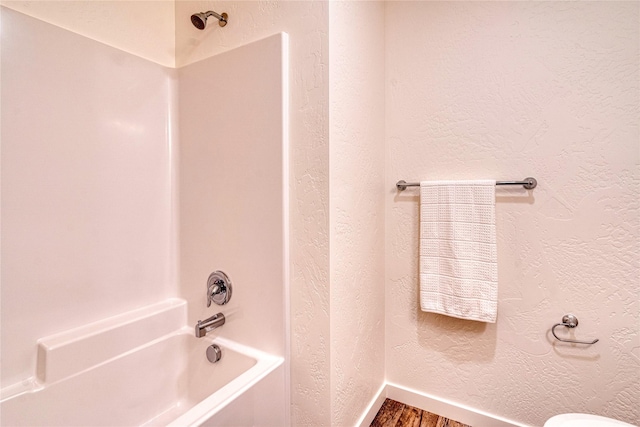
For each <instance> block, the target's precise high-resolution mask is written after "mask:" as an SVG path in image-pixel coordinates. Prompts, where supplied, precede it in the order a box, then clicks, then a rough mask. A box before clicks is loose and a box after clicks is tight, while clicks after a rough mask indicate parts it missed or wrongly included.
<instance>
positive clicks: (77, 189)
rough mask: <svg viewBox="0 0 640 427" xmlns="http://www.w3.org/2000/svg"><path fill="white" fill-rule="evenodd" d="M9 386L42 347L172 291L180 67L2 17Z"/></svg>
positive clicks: (13, 15) (23, 375)
mask: <svg viewBox="0 0 640 427" xmlns="http://www.w3.org/2000/svg"><path fill="white" fill-rule="evenodd" d="M2 59H3V60H2V379H1V381H2V384H3V386H6V385H9V384H12V383H15V382H18V381H22V380H25V379H27V378H29V377H31V376H33V375H34V373H35V358H36V340H37V339H38V338H40V337H43V336H46V335H50V334H53V333H56V332H59V331H63V330H66V329H70V328H73V327H77V326H81V325H83V324H86V323H88V322H91V321H95V320H98V319H101V318H105V317H108V316H110V315H113V314H117V313H120V312H122V311H126V310H129V309H133V308H136V307H138V306H140V305H144V304H148V303H151V302H155V301H158V300H161V299H163V298H166V297H167V296H169V295H172V294H173V290H172V286H171V275H172V259H171V252H170V245H171V236H172V234H171V223H170V221H171V217H170V215H171V175H170V166H171V165H170V149H171V142H170V138H169V137H170V128H169V123H170V120H171V118H170V114H169V108H168V105H169V102H170V93H171V78H172V72H171V71H170V70H168V69H166V68H164V67H161V66H159V65H156V64H153V63H150V62H148V61H146V60H142V59H140V58H137V57H134V56H132V55H130V54H127V53H123V52H121V51H119V50H116V49H113V48H111V47H108V46H105V45H102V44H100V43H97V42H95V41H92V40H89V39H87V38H85V37H82V36H79V35H76V34H74V33H71V32H69V31H66V30H62V29H59V28H57V27H54V26H52V25H49V24H46V23H44V22H42V21H38V20H36V19H33V18H29V17H26V16H24V15H21V14H20V13H17V12H14V11H11V10H8V9H5V8H3V9H2Z"/></svg>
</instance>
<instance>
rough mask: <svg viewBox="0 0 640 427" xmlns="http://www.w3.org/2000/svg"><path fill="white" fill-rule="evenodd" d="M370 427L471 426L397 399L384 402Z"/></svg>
mask: <svg viewBox="0 0 640 427" xmlns="http://www.w3.org/2000/svg"><path fill="white" fill-rule="evenodd" d="M370 427H471V426H468V425H466V424H462V423H459V422H457V421H453V420H450V419H448V418H444V417H441V416H439V415H436V414H432V413H431V412H427V411H423V410H422V409H418V408H415V407H413V406H409V405H405V404H404V403H400V402H396V401H395V400H391V399H387V400H385V401H384V403H383V404H382V407H381V408H380V410H379V411H378V414H377V415H376V417H375V419H374V420H373V422H372V423H371V426H370Z"/></svg>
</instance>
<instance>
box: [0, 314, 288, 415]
mask: <svg viewBox="0 0 640 427" xmlns="http://www.w3.org/2000/svg"><path fill="white" fill-rule="evenodd" d="M176 308H177V309H178V310H182V309H183V307H181V306H175V305H174V306H173V307H172V309H171V310H168V311H167V310H165V312H164V313H161V314H164V316H165V317H167V313H170V314H171V313H173V315H174V316H173V317H175V312H176ZM152 311H153V310H152ZM161 311H162V310H161ZM157 314H158V313H157V312H154V315H152V316H144V318H142V319H140V318H138V319H137V320H134V321H130V320H131V319H128V320H127V321H125V322H116V323H115V325H116V327H113V326H114V325H110V326H109V327H108V328H107V329H104V328H102V329H101V328H97V329H101V330H99V331H98V332H96V328H95V327H93V329H92V333H88V334H84V335H79V336H80V337H81V338H78V335H77V336H76V337H75V338H73V339H69V337H70V336H73V334H74V333H75V334H77V331H70V332H66V333H65V334H64V336H63V337H61V336H56V337H52V338H49V339H48V341H47V342H46V345H45V344H43V343H40V347H41V351H40V353H41V354H40V355H39V360H38V365H39V367H38V372H39V374H38V378H39V380H38V381H33V382H32V384H33V386H32V387H31V389H27V390H22V391H20V392H18V393H14V394H13V395H12V396H4V397H3V399H2V401H1V403H0V413H1V419H0V423H1V424H2V425H3V426H155V425H158V426H166V425H169V426H199V425H210V426H215V425H220V426H229V425H238V426H242V425H278V423H280V422H281V420H282V419H283V418H280V417H281V416H280V414H275V415H274V413H273V412H274V411H273V409H274V408H273V406H272V405H273V404H274V402H273V401H269V399H270V397H273V392H270V391H269V390H272V391H273V390H278V389H279V385H280V384H282V380H283V378H284V377H283V375H284V372H283V366H282V365H283V359H282V358H281V357H276V356H272V355H269V354H266V353H264V352H260V351H257V350H255V349H252V348H250V347H246V346H243V345H240V344H238V343H235V342H233V341H230V340H226V339H222V338H211V337H209V336H208V337H204V338H195V336H194V333H193V329H192V328H190V327H182V328H179V329H177V330H174V331H173V332H170V333H168V334H164V335H162V336H159V337H157V338H155V339H153V340H151V341H147V342H145V343H143V344H142V345H138V346H135V347H133V348H130V349H127V350H126V351H123V352H119V351H120V349H119V348H118V347H119V341H118V340H112V341H111V343H109V342H102V341H100V338H105V337H108V336H109V335H111V336H110V338H111V339H113V338H117V336H118V334H122V333H123V332H126V333H127V335H126V336H127V337H129V340H132V339H133V340H134V341H135V339H134V338H132V336H134V335H135V333H134V334H132V328H133V329H137V330H139V331H143V333H142V334H139V336H138V337H137V339H139V340H144V338H142V336H144V335H145V333H144V330H145V328H147V327H148V325H149V324H150V323H153V324H158V323H162V322H161V321H160V322H158V319H157ZM134 317H135V316H134ZM169 323H170V322H168V323H167V325H166V327H170V325H169ZM155 332H156V333H162V332H163V328H162V327H160V328H159V329H158V330H157V331H155ZM211 335H215V334H211ZM125 341H126V340H125ZM214 342H215V343H216V344H218V345H219V346H220V347H221V349H222V358H221V360H220V361H218V362H217V363H210V362H209V361H208V360H207V358H206V348H207V347H208V346H209V345H211V344H212V343H214ZM43 347H44V350H43V349H42V348H43ZM96 347H97V348H96ZM114 348H115V350H113V349H114ZM114 352H115V353H117V354H115V355H112V354H110V353H114ZM100 353H103V354H104V353H106V354H107V358H106V359H104V360H101V359H100ZM47 356H48V357H47ZM96 361H98V363H97V364H95V362H96ZM87 365H89V366H87ZM74 366H75V368H76V369H75V372H74ZM265 390H266V392H265ZM4 394H7V393H6V392H5V393H4ZM261 398H262V399H263V400H265V402H263V403H262V404H261V403H260V399H261ZM256 401H258V402H257V404H256ZM234 402H235V403H234ZM275 403H276V405H275V408H277V407H279V406H280V402H278V401H277V400H276V402H275ZM261 406H263V407H264V409H266V410H267V411H268V412H265V411H262V410H261V409H260V407H261ZM269 407H271V409H270V411H269ZM283 409H284V408H283ZM275 412H281V411H277V410H276V411H275Z"/></svg>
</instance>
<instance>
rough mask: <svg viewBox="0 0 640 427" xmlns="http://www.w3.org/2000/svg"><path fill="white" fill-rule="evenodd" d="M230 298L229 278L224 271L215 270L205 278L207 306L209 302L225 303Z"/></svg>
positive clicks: (209, 304)
mask: <svg viewBox="0 0 640 427" xmlns="http://www.w3.org/2000/svg"><path fill="white" fill-rule="evenodd" d="M230 299H231V280H230V279H229V276H227V275H226V274H225V273H224V272H222V271H220V270H217V271H214V272H213V273H211V274H210V275H209V279H207V307H210V306H211V302H212V301H213V302H214V303H216V304H218V305H225V304H226V303H228V302H229V300H230Z"/></svg>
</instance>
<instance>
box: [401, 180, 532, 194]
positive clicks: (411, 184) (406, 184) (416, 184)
mask: <svg viewBox="0 0 640 427" xmlns="http://www.w3.org/2000/svg"><path fill="white" fill-rule="evenodd" d="M496 185H522V186H523V187H524V188H526V189H527V190H533V189H534V188H536V187H537V186H538V181H536V179H535V178H531V177H528V178H525V179H523V180H522V181H496ZM407 187H420V183H419V182H407V181H405V180H400V181H398V182H396V188H397V189H398V190H399V191H404V190H406V189H407Z"/></svg>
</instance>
